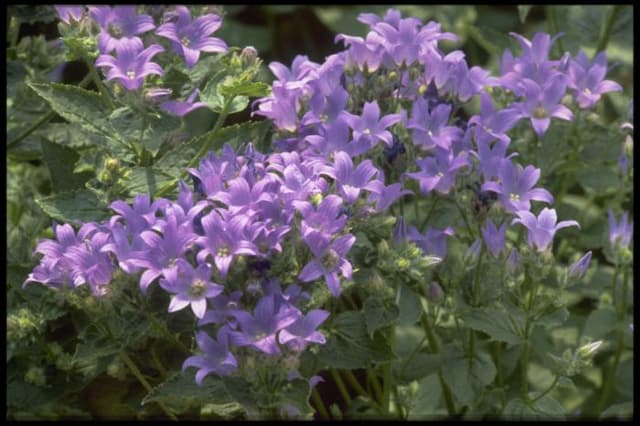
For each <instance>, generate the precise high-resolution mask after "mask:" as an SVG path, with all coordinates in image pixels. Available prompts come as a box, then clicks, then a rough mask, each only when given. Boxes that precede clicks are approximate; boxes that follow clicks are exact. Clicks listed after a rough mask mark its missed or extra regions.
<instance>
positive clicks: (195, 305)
mask: <svg viewBox="0 0 640 426" xmlns="http://www.w3.org/2000/svg"><path fill="white" fill-rule="evenodd" d="M176 266H177V268H172V269H169V270H167V271H166V272H165V274H164V279H161V280H160V286H161V287H162V288H163V289H165V290H166V291H168V292H170V293H175V294H174V295H173V296H172V297H171V303H170V304H169V312H176V311H179V310H180V309H183V308H186V307H187V306H188V305H191V310H192V311H193V313H194V315H195V316H196V317H198V319H202V317H204V314H205V311H206V310H207V299H211V298H214V297H216V296H217V295H219V294H220V293H222V290H223V287H222V286H221V285H219V284H215V283H212V282H211V265H209V264H208V263H202V264H200V265H198V267H197V268H196V269H194V268H193V266H191V264H190V263H189V262H187V261H186V260H184V259H177V260H176Z"/></svg>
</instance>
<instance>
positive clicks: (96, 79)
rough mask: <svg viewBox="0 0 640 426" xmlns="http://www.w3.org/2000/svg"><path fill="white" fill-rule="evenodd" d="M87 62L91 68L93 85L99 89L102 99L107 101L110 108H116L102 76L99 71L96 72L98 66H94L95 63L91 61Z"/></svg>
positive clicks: (90, 73)
mask: <svg viewBox="0 0 640 426" xmlns="http://www.w3.org/2000/svg"><path fill="white" fill-rule="evenodd" d="M85 62H86V63H87V66H88V67H89V75H90V76H91V79H92V80H93V84H95V85H96V87H97V88H98V91H99V92H100V94H101V95H102V97H103V98H104V99H105V100H106V101H107V103H108V104H109V106H110V107H111V108H113V107H114V104H113V99H111V95H110V94H109V91H108V90H107V88H106V87H105V85H104V84H103V83H102V79H101V78H100V75H98V71H96V66H95V65H94V64H93V62H91V61H89V60H87V61H85Z"/></svg>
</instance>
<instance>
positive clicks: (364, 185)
mask: <svg viewBox="0 0 640 426" xmlns="http://www.w3.org/2000/svg"><path fill="white" fill-rule="evenodd" d="M334 160H335V163H334V164H333V165H332V166H328V167H326V168H325V170H324V172H323V173H324V174H326V175H327V176H329V177H331V178H333V179H334V180H335V182H336V187H337V189H338V192H339V193H340V195H341V196H342V197H343V198H344V199H345V200H346V202H347V203H348V204H353V203H355V202H356V201H357V200H358V197H359V196H360V191H361V190H363V189H365V190H367V191H370V192H375V193H380V192H381V190H382V188H381V186H383V184H382V182H380V181H379V180H376V179H374V180H371V179H372V178H374V177H375V176H376V175H377V174H378V172H379V171H378V169H377V168H376V167H375V166H374V165H373V163H372V162H371V160H363V161H361V162H360V164H358V166H357V167H356V168H355V169H354V167H353V161H352V160H351V157H350V156H349V154H347V153H346V152H344V151H339V152H336V153H335V154H334Z"/></svg>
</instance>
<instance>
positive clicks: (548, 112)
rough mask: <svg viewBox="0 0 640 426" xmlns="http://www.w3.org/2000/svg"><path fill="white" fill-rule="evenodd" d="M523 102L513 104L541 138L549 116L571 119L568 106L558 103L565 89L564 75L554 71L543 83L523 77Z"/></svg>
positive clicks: (548, 122) (549, 120) (549, 118)
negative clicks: (528, 120) (529, 121)
mask: <svg viewBox="0 0 640 426" xmlns="http://www.w3.org/2000/svg"><path fill="white" fill-rule="evenodd" d="M522 86H523V87H524V89H523V91H524V97H525V100H524V102H521V103H516V104H513V108H515V109H516V110H517V111H518V112H520V114H521V116H522V117H526V118H529V119H530V120H531V124H532V125H533V130H535V132H536V134H537V135H538V137H539V138H542V137H543V136H544V134H545V133H546V132H547V129H548V128H549V125H550V124H551V117H556V118H559V119H561V120H567V121H571V120H573V113H572V112H571V110H570V109H569V108H567V107H566V106H564V105H562V104H560V101H561V99H562V97H563V96H564V95H565V92H566V89H567V82H566V76H565V75H564V74H561V73H556V74H554V75H553V76H552V77H550V78H549V79H548V80H547V81H546V82H545V83H544V84H542V85H539V84H538V83H536V82H535V81H533V80H530V79H528V78H525V79H524V80H523V81H522Z"/></svg>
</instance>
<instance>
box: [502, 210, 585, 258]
mask: <svg viewBox="0 0 640 426" xmlns="http://www.w3.org/2000/svg"><path fill="white" fill-rule="evenodd" d="M517 215H518V217H517V218H515V219H513V221H512V222H511V223H512V224H514V223H520V224H521V225H523V226H524V227H525V228H527V229H528V230H529V234H528V243H529V247H531V248H534V247H535V248H536V249H537V251H538V252H543V251H545V250H546V249H547V248H548V247H549V244H551V242H552V241H553V236H554V235H555V233H556V231H558V230H559V229H562V228H566V227H568V226H577V227H578V228H580V225H579V224H578V222H576V221H575V220H563V221H562V222H559V223H558V224H556V222H557V221H558V216H557V215H556V211H555V210H554V209H548V208H546V207H545V208H543V209H542V211H541V212H540V214H539V215H538V217H536V216H535V215H534V214H533V213H531V212H529V211H525V210H521V211H519V212H517Z"/></svg>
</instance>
